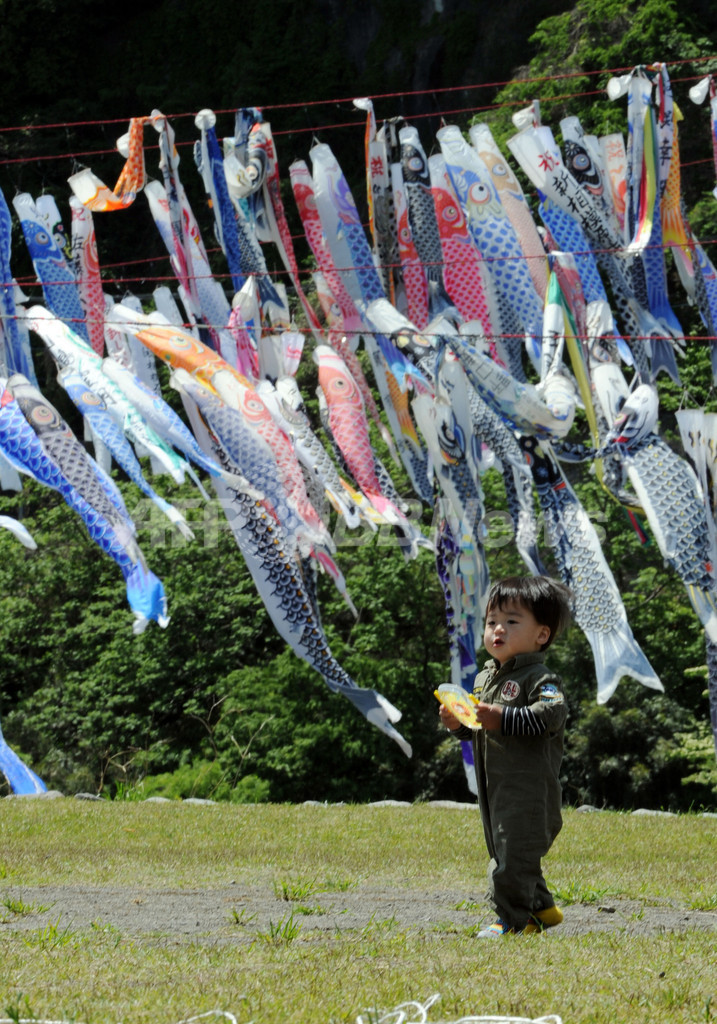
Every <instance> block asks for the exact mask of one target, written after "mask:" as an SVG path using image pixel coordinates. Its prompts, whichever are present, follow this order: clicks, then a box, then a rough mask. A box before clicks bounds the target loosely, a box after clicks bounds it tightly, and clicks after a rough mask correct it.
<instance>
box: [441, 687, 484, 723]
mask: <svg viewBox="0 0 717 1024" xmlns="http://www.w3.org/2000/svg"><path fill="white" fill-rule="evenodd" d="M433 694H434V696H435V697H436V698H437V699H438V700H439V701H440V702H441V704H443V706H444V707H447V708H448V710H449V711H450V712H451V714H452V715H454V716H455V717H456V718H457V719H458V721H459V722H460V723H461V725H467V726H468V728H469V729H480V728H481V724H480V722H479V721H478V719H477V718H476V712H475V708H476V704H478V703H479V701H478V699H477V698H476V697H474V696H473V694H472V693H467V692H466V690H464V689H463V688H462V687H461V686H455V685H454V684H453V683H443V684H442V685H441V686H439V687H438V689H437V690H434V691H433Z"/></svg>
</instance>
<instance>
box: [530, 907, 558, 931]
mask: <svg viewBox="0 0 717 1024" xmlns="http://www.w3.org/2000/svg"><path fill="white" fill-rule="evenodd" d="M562 920H563V912H562V910H561V909H560V908H559V907H556V906H552V907H546V908H545V910H538V911H536V913H535V914H533V920H532V921H528V923H527V924H526V926H525V928H524V929H523V932H524V934H525V935H533V934H535V933H536V932H544V931H545V929H546V928H554V927H555V925H556V924H560V922H561V921H562Z"/></svg>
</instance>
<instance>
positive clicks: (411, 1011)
mask: <svg viewBox="0 0 717 1024" xmlns="http://www.w3.org/2000/svg"><path fill="white" fill-rule="evenodd" d="M440 998H441V996H440V993H438V992H437V993H436V994H435V995H432V996H429V997H428V999H427V1000H426V1002H425V1003H419V1002H418V1001H417V1000H412V1001H411V1002H408V1003H401V1004H400V1005H399V1006H396V1007H395V1008H394V1009H393V1010H388V1011H386V1012H383V1011H381V1012H379V1011H370V1010H369V1011H367V1013H366V1015H364V1014H359V1016H358V1017H357V1018H356V1024H428V1011H429V1010H430V1008H431V1007H432V1006H433V1004H434V1003H437V1002H438V1000H439V999H440ZM433 1024H563V1022H562V1019H561V1018H560V1017H558V1015H557V1014H554V1013H550V1014H548V1015H547V1016H545V1017H504V1016H492V1015H485V1014H481V1015H478V1016H475V1015H473V1014H471V1015H470V1016H468V1017H459V1018H458V1019H457V1020H452V1021H448V1020H440V1021H434V1022H433Z"/></svg>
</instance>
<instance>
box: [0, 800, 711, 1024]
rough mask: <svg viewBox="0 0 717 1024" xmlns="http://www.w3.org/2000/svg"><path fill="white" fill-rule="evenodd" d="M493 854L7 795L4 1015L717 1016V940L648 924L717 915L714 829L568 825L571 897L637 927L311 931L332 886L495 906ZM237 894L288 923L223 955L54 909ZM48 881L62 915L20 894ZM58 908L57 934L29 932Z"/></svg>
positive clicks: (141, 1022) (1, 960) (632, 821)
mask: <svg viewBox="0 0 717 1024" xmlns="http://www.w3.org/2000/svg"><path fill="white" fill-rule="evenodd" d="M485 860H486V858H485V854H484V851H483V846H482V836H481V831H480V822H479V819H478V816H477V814H476V812H475V810H474V809H471V810H469V811H461V810H456V809H444V808H439V807H431V806H425V805H424V806H421V805H414V806H412V807H406V808H404V807H372V806H329V807H324V806H313V805H305V806H276V805H264V804H262V805H256V806H231V805H221V804H217V805H213V806H201V805H191V804H180V803H176V804H175V803H172V804H161V805H157V804H148V803H117V802H116V803H104V802H100V803H85V802H81V801H75V800H56V801H47V800H5V801H3V802H2V804H1V805H0V1018H2V1017H5V1018H8V1019H10V1020H18V1019H20V1018H29V1017H35V1018H42V1019H51V1020H54V1021H58V1020H68V1021H69V1020H74V1021H85V1022H87V1024H99V1022H103V1024H116V1022H120V1021H121V1022H123V1024H145V1022H146V1024H149V1022H152V1024H157V1022H166V1024H173V1022H176V1021H180V1020H182V1019H185V1018H188V1017H191V1016H194V1015H198V1014H201V1013H204V1012H207V1011H209V1010H214V1009H219V1010H225V1011H229V1012H231V1013H232V1014H233V1015H234V1016H235V1017H236V1019H237V1021H238V1022H239V1024H244V1022H249V1021H252V1022H254V1024H270V1022H272V1024H273V1022H282V1021H292V1022H297V1024H303V1022H311V1024H319V1022H325V1024H333V1022H339V1021H341V1022H344V1021H345V1022H353V1021H355V1020H356V1017H357V1015H358V1014H364V1018H365V1019H367V1018H366V1015H367V1014H369V1013H370V1014H372V1017H371V1019H373V1020H378V1019H379V1017H380V1016H381V1013H382V1012H383V1013H385V1012H386V1011H389V1010H391V1009H392V1008H393V1007H395V1006H397V1005H398V1004H400V1003H403V1002H406V1001H409V1000H419V1001H421V1002H425V1001H426V1000H427V999H428V997H429V996H431V995H432V994H434V993H440V996H441V998H440V1001H439V1002H438V1003H437V1004H436V1005H435V1006H433V1007H432V1009H431V1010H430V1013H429V1017H428V1020H429V1024H430V1022H433V1021H454V1020H456V1019H457V1018H459V1017H461V1016H467V1015H469V1014H474V1015H479V1014H481V1015H488V1014H493V1015H501V1014H502V1015H514V1016H522V1017H526V1018H536V1017H539V1016H544V1015H547V1014H550V1013H553V1014H558V1015H559V1016H560V1017H561V1018H562V1020H563V1024H587V1022H609V1024H621V1022H630V1024H648V1022H649V1024H662V1022H672V1021H675V1022H684V1024H697V1022H701V1021H713V1020H717V931H714V930H713V931H704V930H697V929H695V930H690V929H689V928H688V929H684V928H682V929H679V930H676V931H672V930H668V929H666V930H664V931H660V932H658V933H657V934H656V933H655V932H654V931H653V932H652V933H651V934H645V935H641V934H640V933H639V929H638V930H637V931H636V930H635V920H637V921H639V918H640V915H641V913H643V912H644V913H645V914H648V913H649V912H650V908H657V907H661V908H672V909H673V910H678V911H679V910H702V911H715V910H717V819H714V818H705V817H701V816H697V815H681V816H677V817H639V816H634V815H627V814H617V813H612V812H602V813H600V814H582V813H578V812H575V811H566V813H565V825H564V828H563V831H562V833H561V835H560V836H559V838H558V840H557V842H556V844H555V846H554V848H553V850H552V851H551V853H550V856H549V858H548V860H547V862H546V865H545V867H546V876H547V878H548V882H549V884H550V885H551V886H552V888H553V891H554V892H555V894H556V896H557V897H558V902H559V903H561V904H562V905H563V906H566V905H567V906H568V908H569V906H570V905H571V904H572V905H576V906H577V905H579V904H589V903H592V902H594V901H595V900H598V899H600V900H605V899H609V900H611V901H613V902H615V901H620V900H621V899H622V900H631V901H636V902H637V907H638V910H637V912H635V911H633V914H632V917H633V919H635V920H633V927H632V928H631V929H629V930H628V929H620V928H615V929H614V930H613V931H611V932H609V933H591V932H590V931H587V932H586V933H584V934H579V935H569V934H562V935H561V933H560V928H558V929H555V930H554V931H553V932H551V933H550V934H549V935H548V936H545V937H542V936H539V937H528V936H516V937H511V938H507V939H501V940H497V941H491V942H486V941H480V940H477V939H476V938H475V930H476V920H477V918H476V917H475V915H474V916H471V915H470V914H464V915H463V917H462V918H459V920H464V921H465V923H464V924H459V925H457V926H452V927H446V926H445V925H443V926H437V925H430V924H428V925H426V924H423V925H421V924H420V923H418V924H416V925H411V926H408V927H407V926H405V925H404V924H401V923H397V922H396V920H395V919H394V918H392V916H391V915H390V914H388V913H387V914H385V915H382V914H381V913H380V912H377V913H375V914H374V915H372V916H371V919H370V921H369V922H368V923H367V924H366V925H365V926H363V927H361V928H342V927H336V928H333V929H331V930H328V931H327V930H326V929H325V928H324V929H320V928H318V927H315V926H314V925H315V920H316V919H315V918H314V917H312V913H316V914H318V913H320V912H321V909H320V896H317V894H320V893H321V892H330V891H331V892H334V893H337V892H339V893H340V892H341V891H346V892H349V891H351V892H352V893H353V897H354V898H356V896H357V895H358V896H359V897H360V896H361V893H362V887H369V886H370V888H371V890H372V891H374V892H375V891H376V890H384V891H385V892H386V893H389V894H390V893H391V892H392V891H394V892H401V893H403V894H405V893H406V892H409V893H410V892H412V891H415V892H421V893H436V894H441V893H446V892H459V893H464V894H465V896H464V899H465V901H466V902H467V903H470V901H471V900H479V899H480V897H481V895H482V892H483V889H484V886H483V877H484V870H485ZM230 883H232V884H236V885H239V886H241V885H242V884H243V885H252V886H254V887H257V886H258V887H259V888H264V887H265V889H266V893H267V898H270V899H273V900H275V901H276V903H277V905H279V906H282V905H283V907H284V908H285V909H286V911H287V912H286V913H284V914H283V916H282V917H279V916H278V915H277V919H276V921H275V922H272V923H271V924H270V925H269V926H268V927H266V928H263V929H262V930H260V931H256V930H255V931H254V932H253V933H252V937H251V941H249V940H248V939H247V935H248V934H249V933H248V932H247V930H246V929H244V928H243V927H242V920H241V914H240V913H237V912H235V913H234V918H235V920H234V922H233V925H235V929H234V931H233V932H231V931H230V933H229V938H228V939H227V938H226V935H224V937H223V938H222V940H221V941H219V940H215V939H213V938H212V937H211V936H207V935H204V936H198V937H194V938H187V937H186V936H178V935H175V934H173V932H172V927H171V921H164V922H162V926H161V927H158V928H157V929H156V930H152V931H151V932H145V933H142V934H137V933H129V932H127V933H124V932H123V931H122V930H121V929H119V928H117V927H114V926H113V925H112V924H110V923H107V922H105V923H103V924H101V925H100V924H99V923H96V922H92V923H90V924H89V925H87V926H82V927H77V926H74V925H73V923H72V922H71V921H70V920H66V919H65V918H63V917H62V916H60V917H57V916H53V914H52V910H51V906H50V903H51V894H52V893H53V892H56V891H57V890H58V889H61V888H62V887H63V886H84V887H90V888H92V889H93V890H94V888H95V887H96V888H97V897H98V900H99V901H101V896H102V891H101V889H102V887H110V886H113V887H117V886H122V887H129V888H136V889H137V890H150V891H154V890H176V891H181V890H193V891H194V890H199V889H204V890H211V889H213V888H215V887H221V886H226V885H228V884H230ZM38 886H43V887H47V892H48V905H47V906H46V907H39V906H37V905H35V906H28V905H23V904H22V901H20V900H17V899H14V898H13V897H12V893H13V891H16V890H17V889H18V887H38ZM312 897H313V903H312ZM307 902H308V903H310V904H311V908H310V909H311V913H309V910H308V909H307V907H306V906H305V904H306V903H307ZM295 908H296V911H297V912H296V913H294V909H295ZM299 909H301V911H302V914H301V915H300V914H299V912H298V911H299ZM481 909H482V911H483V912H485V907H484V906H483V907H482V908H481ZM43 910H44V911H45V914H44V917H43V923H42V925H41V926H38V927H37V928H30V929H28V928H27V927H22V925H23V921H24V920H25V919H26V917H27V915H29V914H32V913H35V914H37V913H38V912H39V911H43ZM289 910H291V912H289ZM566 916H567V915H566ZM229 923H232V922H229ZM219 924H222V922H218V925H219ZM223 924H224V925H225V926H226V925H227V922H223Z"/></svg>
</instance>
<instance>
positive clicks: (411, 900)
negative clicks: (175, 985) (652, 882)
mask: <svg viewBox="0 0 717 1024" xmlns="http://www.w3.org/2000/svg"><path fill="white" fill-rule="evenodd" d="M2 897H3V906H0V922H2V923H0V940H1V938H2V933H3V931H5V929H8V930H11V931H18V930H37V929H41V928H44V927H45V926H46V925H47V924H48V923H50V922H52V923H53V924H55V923H58V919H59V927H60V928H61V929H62V928H68V929H70V930H71V931H72V930H76V929H83V928H87V927H89V926H90V925H92V924H94V925H95V927H100V928H101V927H108V926H109V927H112V928H115V929H117V931H118V932H119V933H120V934H122V935H143V936H146V937H150V936H152V937H154V938H155V940H157V941H162V942H166V943H181V942H186V941H191V942H201V943H208V944H216V943H225V942H226V943H237V942H247V941H251V940H252V939H253V938H255V937H256V936H257V934H258V933H260V932H261V933H267V932H269V931H270V930H271V928H272V927H277V926H279V925H280V924H281V922H284V921H286V920H287V918H288V917H289V916H290V915H291V914H292V913H293V915H294V921H295V922H296V923H297V924H298V925H299V926H300V927H301V929H302V931H304V932H309V931H317V932H329V931H336V930H337V929H340V930H342V931H343V930H349V929H361V928H364V927H366V925H368V924H369V923H370V922H373V923H374V924H376V925H380V924H382V923H385V922H389V921H393V922H394V923H395V926H396V927H398V928H400V929H406V928H417V929H421V930H422V931H424V932H430V931H437V932H446V931H451V930H453V929H455V930H456V931H464V930H465V929H468V928H471V927H473V926H475V925H477V924H481V923H483V922H484V921H485V922H488V921H489V920H490V919H491V912H490V909H489V907H488V906H487V905H485V904H483V903H476V904H473V905H471V906H470V907H469V908H466V907H465V901H466V894H465V892H458V891H431V892H416V891H414V890H406V891H396V890H393V889H388V890H387V889H380V888H371V887H370V886H361V887H358V888H355V889H351V890H349V891H347V892H341V893H336V892H331V893H316V894H314V895H313V896H312V897H311V898H310V899H309V900H307V901H306V903H304V904H298V903H292V902H289V901H287V900H282V899H280V898H278V897H277V896H276V895H275V894H274V893H273V892H271V891H267V887H266V886H254V887H251V886H246V885H229V886H226V887H225V888H221V889H200V888H197V889H191V890H186V889H183V890H163V891H161V890H146V889H137V888H134V887H132V886H123V887H119V886H116V887H101V888H90V887H83V886H36V887H23V886H3V888H2ZM11 901H19V903H22V904H23V905H24V907H26V908H27V909H29V908H30V907H34V908H35V910H34V912H33V913H26V912H25V913H19V914H18V913H13V912H11V911H8V910H7V907H8V906H12V905H13V904H12V902H11ZM18 905H19V904H18ZM564 913H565V921H564V922H563V924H562V925H560V927H559V928H558V929H555V931H554V932H553V933H552V934H555V935H557V934H561V935H565V936H574V935H580V934H585V933H587V932H622V933H628V934H629V933H633V934H640V935H649V934H655V933H659V932H680V931H686V930H688V929H700V930H704V931H715V932H717V913H711V912H705V911H696V910H687V909H682V908H677V907H645V906H643V905H642V904H640V903H638V902H633V901H629V900H615V901H611V902H607V903H604V904H599V903H596V904H591V905H571V906H569V907H565V908H564Z"/></svg>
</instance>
